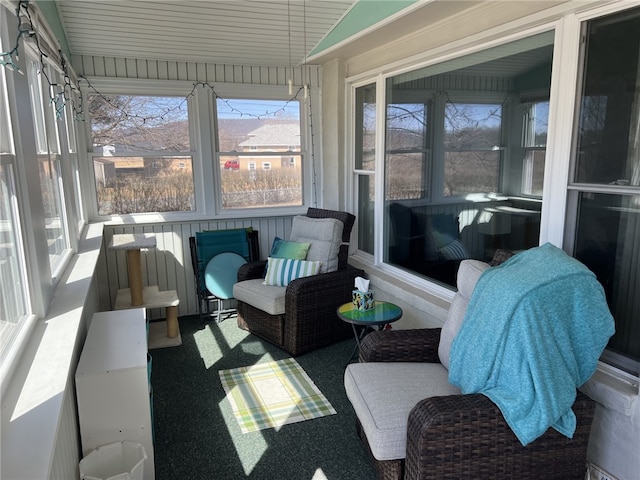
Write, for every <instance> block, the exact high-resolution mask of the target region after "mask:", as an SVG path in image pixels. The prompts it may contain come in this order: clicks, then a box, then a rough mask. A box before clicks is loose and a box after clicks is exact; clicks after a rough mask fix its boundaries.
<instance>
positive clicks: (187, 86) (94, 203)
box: [81, 77, 205, 222]
mask: <svg viewBox="0 0 640 480" xmlns="http://www.w3.org/2000/svg"><path fill="white" fill-rule="evenodd" d="M87 80H88V82H89V84H90V85H91V88H89V86H88V85H87V84H86V83H84V82H82V83H81V89H82V91H83V95H84V96H85V97H87V96H88V95H96V94H103V95H122V96H155V97H163V96H164V97H182V98H186V99H187V101H186V104H187V112H188V113H187V115H188V121H189V139H190V146H191V150H190V151H188V152H187V151H184V152H172V153H179V154H180V155H187V156H191V159H192V160H191V161H192V172H193V183H194V202H195V206H196V208H195V209H194V210H192V211H188V212H137V213H131V214H124V215H118V214H113V215H100V214H99V213H98V212H99V208H98V197H97V189H96V180H95V169H94V163H93V159H94V158H95V157H101V156H103V155H101V154H100V153H98V152H93V141H92V138H93V135H92V132H91V123H90V119H87V128H86V135H87V154H86V155H87V160H88V163H89V165H90V167H89V169H88V170H89V173H90V176H89V177H88V178H84V179H83V184H84V185H89V186H90V187H89V191H90V195H91V197H90V199H89V201H88V202H87V203H88V210H89V217H90V218H91V219H93V220H99V221H109V220H122V221H124V222H130V221H133V222H144V221H154V220H157V219H162V220H165V221H171V220H176V219H181V218H188V217H190V216H194V215H198V214H200V215H203V214H204V213H205V209H204V207H203V205H204V204H205V199H204V180H203V175H196V172H198V171H202V156H201V148H200V147H201V145H200V144H198V143H197V140H198V139H197V135H196V132H198V130H199V123H198V117H199V111H198V107H197V103H198V94H199V93H200V92H199V91H198V90H194V86H193V83H189V82H180V81H161V80H138V79H112V78H91V77H90V78H88V79H87ZM191 93H193V95H191ZM87 115H88V113H87ZM121 153H122V155H120V156H123V157H126V156H133V155H135V156H141V154H144V155H150V156H152V155H159V156H162V155H165V154H166V152H154V151H145V152H121Z"/></svg>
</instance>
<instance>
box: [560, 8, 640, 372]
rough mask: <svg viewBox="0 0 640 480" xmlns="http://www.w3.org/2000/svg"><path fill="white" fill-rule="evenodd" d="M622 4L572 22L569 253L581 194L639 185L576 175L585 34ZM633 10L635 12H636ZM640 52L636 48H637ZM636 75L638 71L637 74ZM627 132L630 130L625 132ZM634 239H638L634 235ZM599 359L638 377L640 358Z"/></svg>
mask: <svg viewBox="0 0 640 480" xmlns="http://www.w3.org/2000/svg"><path fill="white" fill-rule="evenodd" d="M632 9H635V10H636V11H637V12H638V11H640V7H638V6H637V5H635V6H630V7H629V8H628V10H632ZM625 10H627V9H625V8H619V9H613V10H612V9H607V10H604V11H602V12H600V14H599V15H584V16H579V17H578V19H579V22H578V23H577V24H576V25H574V28H575V30H577V31H578V32H579V34H580V44H579V49H578V52H577V55H576V58H577V72H576V84H575V90H574V97H573V105H572V107H573V108H572V117H571V129H572V130H571V135H570V161H569V162H568V171H567V185H566V187H565V195H566V205H567V213H566V218H565V223H564V225H563V231H564V238H563V248H564V250H565V251H566V252H567V253H568V254H569V255H572V256H573V255H574V253H575V250H576V245H577V235H578V229H579V225H578V224H579V221H578V219H579V215H580V208H581V196H582V195H583V194H587V195H593V194H595V195H606V196H618V197H621V198H622V197H639V196H640V186H628V185H618V184H611V183H603V182H601V183H597V182H584V181H580V180H578V178H577V174H576V172H577V170H578V149H579V145H578V143H579V142H578V140H579V139H580V137H581V135H580V120H581V119H580V114H581V112H582V105H581V103H582V99H583V98H584V97H583V95H582V94H583V91H582V85H583V83H582V82H584V81H585V68H586V64H587V62H588V55H587V46H588V45H587V44H588V42H587V36H588V24H589V22H590V21H598V20H599V19H601V18H603V17H606V16H608V15H615V14H622V13H623V12H624V11H625ZM637 12H636V13H637ZM638 53H639V54H640V51H639V52H638ZM638 75H640V74H638ZM637 80H638V78H636V81H637ZM629 133H631V132H629ZM636 241H640V239H637V238H636ZM601 361H603V362H604V363H605V364H607V365H608V366H609V367H611V368H613V369H614V370H620V371H622V372H624V374H625V375H631V376H632V377H634V378H640V360H636V359H633V358H630V357H629V356H627V355H624V354H622V353H618V352H614V351H613V350H610V349H608V348H605V350H604V352H603V354H602V356H601Z"/></svg>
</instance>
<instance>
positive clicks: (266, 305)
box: [233, 278, 287, 315]
mask: <svg viewBox="0 0 640 480" xmlns="http://www.w3.org/2000/svg"><path fill="white" fill-rule="evenodd" d="M262 282H264V278H256V279H253V280H244V281H242V282H238V283H236V284H235V285H234V286H233V297H234V298H235V299H237V300H240V301H242V302H244V303H247V304H249V305H251V306H252V307H255V308H257V309H259V310H262V311H263V312H267V313H268V314H270V315H281V314H283V313H284V300H285V294H286V293H287V287H276V286H272V285H263V283H262Z"/></svg>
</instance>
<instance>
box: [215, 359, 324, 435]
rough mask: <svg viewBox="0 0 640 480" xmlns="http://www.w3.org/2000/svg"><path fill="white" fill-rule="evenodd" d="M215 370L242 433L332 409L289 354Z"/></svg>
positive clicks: (310, 417)
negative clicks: (254, 363) (274, 359)
mask: <svg viewBox="0 0 640 480" xmlns="http://www.w3.org/2000/svg"><path fill="white" fill-rule="evenodd" d="M218 374H219V375H220V380H221V381H222V386H223V388H224V391H225V392H226V394H227V399H228V400H229V403H230V404H231V408H232V410H233V413H234V415H235V417H236V419H237V420H238V424H239V425H240V429H241V430H242V433H249V432H255V431H257V430H262V429H265V428H276V429H278V428H279V427H281V426H282V425H286V424H288V423H296V422H302V421H304V420H310V419H312V418H318V417H324V416H325V415H334V414H335V413H336V411H335V410H334V408H333V407H332V406H331V404H330V403H329V401H328V400H327V399H326V398H325V396H324V395H323V394H322V392H320V390H318V387H316V385H315V384H314V383H313V381H312V380H311V379H310V378H309V376H308V375H307V374H306V373H305V371H304V370H303V369H302V367H301V366H300V365H299V364H298V362H296V361H295V360H294V359H293V358H286V359H284V360H278V361H274V362H269V363H259V364H257V365H252V366H250V367H240V368H233V369H231V370H220V371H219V372H218Z"/></svg>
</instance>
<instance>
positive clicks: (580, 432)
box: [404, 392, 594, 480]
mask: <svg viewBox="0 0 640 480" xmlns="http://www.w3.org/2000/svg"><path fill="white" fill-rule="evenodd" d="M593 410H594V402H593V400H591V399H590V398H589V397H587V396H586V395H584V394H582V393H580V392H578V395H577V399H576V401H575V403H574V405H573V411H574V413H575V414H576V418H577V420H578V428H577V429H576V432H575V434H574V437H573V439H572V440H569V439H567V438H566V437H564V436H563V435H561V434H560V433H558V432H557V431H555V430H553V429H552V428H549V429H548V430H547V432H546V433H545V434H544V435H543V436H542V437H540V438H538V439H537V440H535V441H534V442H532V443H530V444H529V445H527V446H526V447H523V446H522V444H521V443H520V441H519V440H518V438H517V437H516V436H515V434H514V433H513V431H512V430H511V429H510V427H509V426H508V424H507V422H506V421H505V419H504V417H503V416H502V413H501V412H500V409H499V408H498V407H497V406H496V405H495V404H494V403H493V402H492V401H491V400H489V398H488V397H485V396H484V395H482V394H472V395H450V396H442V397H432V398H426V399H423V400H421V401H420V402H418V404H417V405H416V406H415V407H414V408H413V410H412V411H411V413H410V414H409V421H408V426H407V453H406V464H405V467H406V469H405V477H404V478H405V479H411V480H416V479H431V478H432V479H438V480H439V479H460V478H492V479H503V478H504V479H506V478H509V479H510V478H554V479H556V478H558V479H559V478H561V479H569V478H577V479H580V478H583V477H584V472H585V470H584V460H585V457H586V445H587V442H588V438H589V430H590V426H591V421H592V419H593ZM550 452H553V458H554V461H553V462H550V461H549V458H550V457H549V454H550ZM559 469H561V470H560V471H559ZM540 474H542V476H539V475H540Z"/></svg>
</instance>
